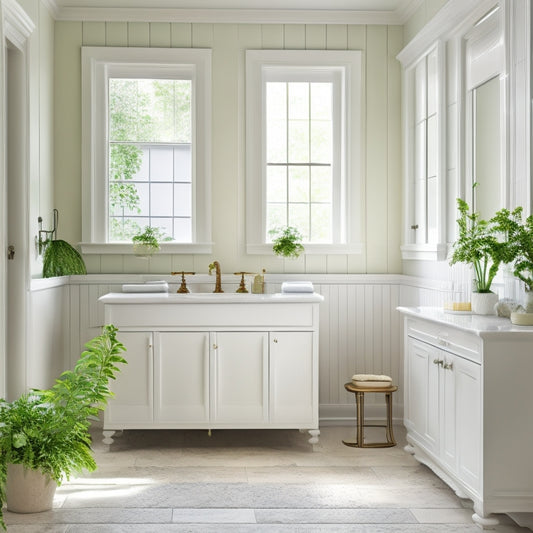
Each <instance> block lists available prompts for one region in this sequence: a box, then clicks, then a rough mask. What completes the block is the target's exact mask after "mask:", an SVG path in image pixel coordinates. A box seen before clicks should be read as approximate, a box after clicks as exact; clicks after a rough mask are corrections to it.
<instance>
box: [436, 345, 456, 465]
mask: <svg viewBox="0 0 533 533" xmlns="http://www.w3.org/2000/svg"><path fill="white" fill-rule="evenodd" d="M440 353H441V355H440V356H439V359H440V360H442V361H443V365H442V367H441V368H440V370H439V372H440V376H441V377H440V386H441V401H442V409H441V441H440V445H441V458H442V460H443V461H444V462H445V463H446V465H447V466H448V468H449V469H450V470H451V471H452V472H455V471H456V470H457V454H456V448H457V447H456V401H457V400H456V390H455V375H456V367H455V366H456V365H455V359H456V357H455V356H454V355H452V354H450V353H446V352H443V351H441V352H440Z"/></svg>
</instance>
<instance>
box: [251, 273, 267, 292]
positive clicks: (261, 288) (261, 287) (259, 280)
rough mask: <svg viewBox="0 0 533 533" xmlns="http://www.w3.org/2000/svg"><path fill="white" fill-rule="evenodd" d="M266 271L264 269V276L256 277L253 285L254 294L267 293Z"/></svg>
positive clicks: (258, 275)
mask: <svg viewBox="0 0 533 533" xmlns="http://www.w3.org/2000/svg"><path fill="white" fill-rule="evenodd" d="M265 272H266V271H265V269H264V268H263V273H262V274H257V276H255V277H254V282H253V284H252V294H264V292H265Z"/></svg>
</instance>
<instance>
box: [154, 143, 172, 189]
mask: <svg viewBox="0 0 533 533" xmlns="http://www.w3.org/2000/svg"><path fill="white" fill-rule="evenodd" d="M173 155H174V153H173V147H172V146H157V147H155V146H154V147H152V148H151V149H150V179H151V180H152V181H172V180H173V179H174V160H173Z"/></svg>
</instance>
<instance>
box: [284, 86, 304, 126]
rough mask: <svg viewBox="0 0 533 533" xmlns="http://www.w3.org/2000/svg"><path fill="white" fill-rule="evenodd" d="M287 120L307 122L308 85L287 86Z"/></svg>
mask: <svg viewBox="0 0 533 533" xmlns="http://www.w3.org/2000/svg"><path fill="white" fill-rule="evenodd" d="M288 97H289V119H291V120H292V119H296V120H305V121H308V120H309V83H307V82H305V83H300V82H292V83H289V84H288Z"/></svg>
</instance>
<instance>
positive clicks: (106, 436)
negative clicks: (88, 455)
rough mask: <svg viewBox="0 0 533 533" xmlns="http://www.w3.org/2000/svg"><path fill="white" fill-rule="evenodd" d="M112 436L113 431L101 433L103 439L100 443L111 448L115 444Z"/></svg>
mask: <svg viewBox="0 0 533 533" xmlns="http://www.w3.org/2000/svg"><path fill="white" fill-rule="evenodd" d="M114 434H115V430H104V431H102V435H103V436H104V438H103V439H102V442H103V443H104V444H107V445H108V446H111V444H113V442H115V440H114V439H113V438H112V437H113V435H114Z"/></svg>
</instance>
